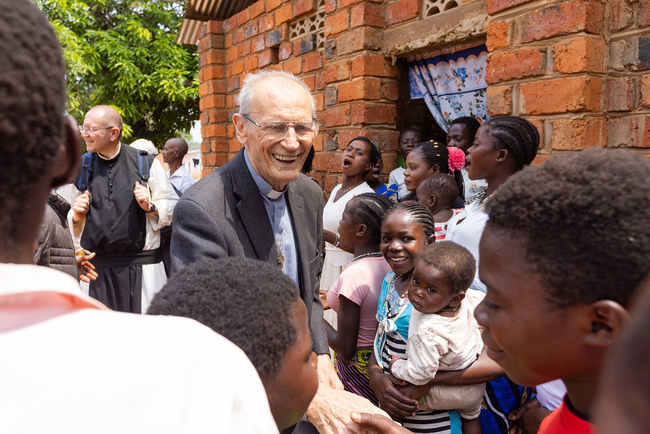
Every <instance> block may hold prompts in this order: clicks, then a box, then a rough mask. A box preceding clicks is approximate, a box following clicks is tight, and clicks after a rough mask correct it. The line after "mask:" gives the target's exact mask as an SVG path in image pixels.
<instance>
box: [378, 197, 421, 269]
mask: <svg viewBox="0 0 650 434" xmlns="http://www.w3.org/2000/svg"><path fill="white" fill-rule="evenodd" d="M426 243H427V236H426V234H425V233H424V228H423V227H422V225H421V224H419V223H418V222H417V221H416V220H415V218H413V217H412V216H411V215H409V214H407V213H406V212H404V211H401V210H397V211H393V212H391V213H390V214H389V215H388V217H387V218H386V220H385V221H384V223H383V224H382V225H381V244H380V250H381V253H382V255H384V258H385V259H386V262H388V265H390V268H391V269H392V270H393V271H394V272H395V274H400V275H402V276H403V278H407V277H408V278H410V276H411V272H412V271H413V268H414V267H415V261H417V259H418V256H420V253H422V250H423V249H424V246H425V245H426Z"/></svg>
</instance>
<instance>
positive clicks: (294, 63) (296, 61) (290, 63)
mask: <svg viewBox="0 0 650 434" xmlns="http://www.w3.org/2000/svg"><path fill="white" fill-rule="evenodd" d="M282 68H283V69H284V70H285V71H289V72H290V73H292V74H294V75H298V74H300V73H302V59H301V58H300V57H293V58H291V59H289V60H287V61H286V62H283V63H282Z"/></svg>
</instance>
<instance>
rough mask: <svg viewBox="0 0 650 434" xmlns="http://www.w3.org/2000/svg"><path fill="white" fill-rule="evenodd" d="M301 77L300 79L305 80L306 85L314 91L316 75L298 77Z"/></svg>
mask: <svg viewBox="0 0 650 434" xmlns="http://www.w3.org/2000/svg"><path fill="white" fill-rule="evenodd" d="M300 78H302V81H304V82H305V84H306V85H307V87H308V88H309V89H310V90H311V91H312V92H314V91H315V90H316V76H315V75H309V76H307V77H300Z"/></svg>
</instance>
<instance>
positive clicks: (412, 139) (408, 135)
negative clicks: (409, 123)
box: [388, 128, 422, 201]
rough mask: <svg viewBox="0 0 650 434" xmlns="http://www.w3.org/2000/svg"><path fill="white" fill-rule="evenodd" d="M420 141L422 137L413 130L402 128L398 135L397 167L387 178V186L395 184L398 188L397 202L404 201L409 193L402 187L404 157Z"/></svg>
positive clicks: (404, 186)
mask: <svg viewBox="0 0 650 434" xmlns="http://www.w3.org/2000/svg"><path fill="white" fill-rule="evenodd" d="M421 141H422V136H421V135H420V133H419V132H418V131H417V130H416V129H414V128H404V129H403V130H402V131H400V133H399V140H398V142H397V152H398V153H399V156H398V158H397V164H398V165H399V167H398V168H397V169H395V170H393V171H392V172H390V175H389V176H388V185H392V184H396V185H397V187H398V188H399V191H398V193H397V200H398V201H402V200H406V197H407V196H408V195H409V191H408V190H407V189H406V185H404V165H405V164H406V157H407V156H408V154H409V153H410V152H411V150H412V149H413V147H414V146H415V145H416V144H418V143H420V142H421Z"/></svg>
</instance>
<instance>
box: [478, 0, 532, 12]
mask: <svg viewBox="0 0 650 434" xmlns="http://www.w3.org/2000/svg"><path fill="white" fill-rule="evenodd" d="M529 1H532V0H487V7H488V14H490V15H493V14H495V13H496V12H499V11H502V10H504V9H508V8H511V7H514V6H518V5H520V4H522V3H526V2H529Z"/></svg>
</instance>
